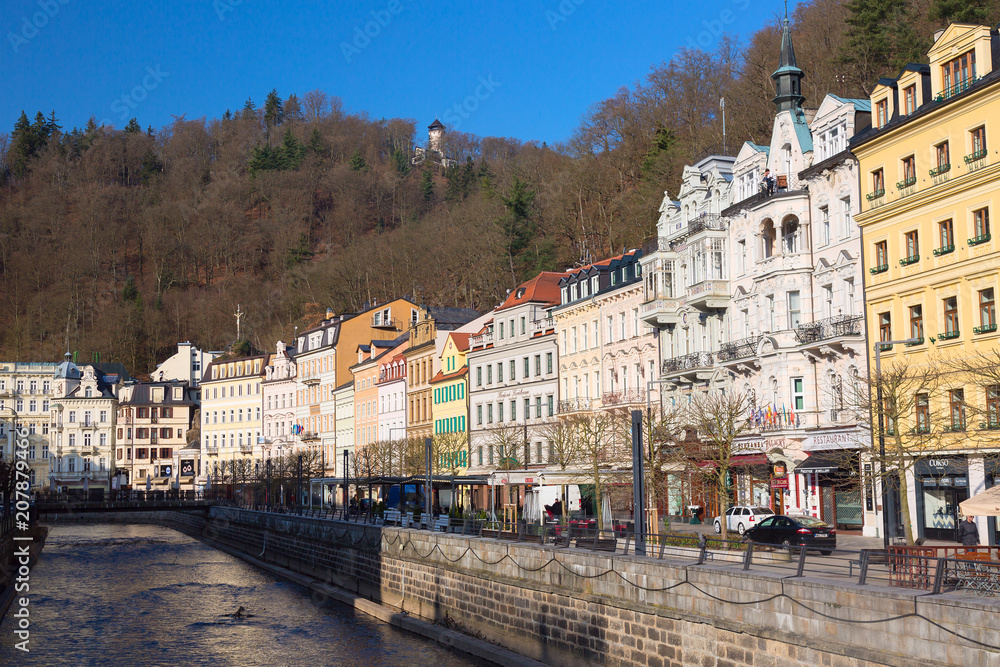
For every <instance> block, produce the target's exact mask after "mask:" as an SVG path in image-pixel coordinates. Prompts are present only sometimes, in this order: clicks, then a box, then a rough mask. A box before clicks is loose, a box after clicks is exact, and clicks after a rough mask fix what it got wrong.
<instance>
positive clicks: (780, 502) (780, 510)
mask: <svg viewBox="0 0 1000 667" xmlns="http://www.w3.org/2000/svg"><path fill="white" fill-rule="evenodd" d="M771 509H772V510H774V513H775V514H784V513H785V490H784V489H771Z"/></svg>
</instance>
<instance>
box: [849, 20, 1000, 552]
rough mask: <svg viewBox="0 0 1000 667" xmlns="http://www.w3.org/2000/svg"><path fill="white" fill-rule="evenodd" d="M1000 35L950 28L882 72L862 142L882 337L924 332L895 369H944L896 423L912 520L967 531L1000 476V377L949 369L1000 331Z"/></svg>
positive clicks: (928, 528) (990, 344)
mask: <svg viewBox="0 0 1000 667" xmlns="http://www.w3.org/2000/svg"><path fill="white" fill-rule="evenodd" d="M997 44H998V34H997V30H996V29H991V28H990V27H988V26H981V25H972V24H952V25H950V26H949V27H948V28H946V29H944V30H941V31H938V32H937V33H936V34H935V35H934V44H933V46H932V47H931V49H930V51H929V53H928V56H929V64H927V65H923V64H921V65H909V66H907V67H906V68H904V69H903V71H902V72H901V73H900V74H899V76H898V77H897V78H895V79H882V80H880V81H879V84H878V86H877V87H876V88H875V89H874V90H873V91H872V94H871V106H872V110H873V116H874V118H873V121H874V122H873V127H872V128H871V130H870V131H868V132H865V133H863V134H861V135H859V136H857V137H855V138H854V139H853V140H852V142H851V150H852V152H853V153H854V154H855V155H856V156H857V158H858V160H859V162H860V173H861V178H860V180H861V191H862V193H863V195H864V197H865V199H864V210H863V212H861V213H860V214H859V215H858V222H859V223H860V225H861V229H862V231H863V239H864V259H865V264H866V267H867V269H868V270H867V271H866V272H865V276H864V277H865V280H866V302H867V303H866V308H867V326H868V336H869V340H871V341H873V342H874V341H879V340H902V339H910V338H914V339H916V341H915V342H914V343H912V344H909V345H892V346H889V345H886V346H884V348H883V349H882V350H881V351H880V355H881V364H882V369H883V371H885V370H886V369H887V368H893V367H894V366H895V367H902V368H911V369H925V368H929V367H933V368H936V369H938V370H939V371H943V374H942V375H941V376H940V378H939V381H938V386H936V388H935V389H934V390H932V391H930V392H927V393H925V394H917V395H915V396H913V397H909V399H908V400H910V401H911V402H912V403H913V405H914V408H913V409H912V410H909V411H908V412H907V413H906V414H905V415H900V416H899V418H898V420H897V423H896V424H895V425H894V427H893V425H892V424H889V425H888V427H887V428H886V429H885V430H886V438H887V440H889V441H890V443H892V444H893V445H895V446H899V447H902V448H905V449H906V450H907V451H908V452H910V456H911V457H912V459H913V461H911V462H910V465H909V467H908V468H907V475H906V477H907V483H906V488H905V490H904V492H905V493H906V499H907V501H908V506H909V516H905V517H902V519H903V521H906V522H909V524H910V525H911V526H913V527H914V529H915V531H914V534H915V536H917V537H927V538H931V539H949V540H950V539H954V531H955V528H956V527H957V521H958V520H959V518H960V517H959V516H958V515H957V508H958V504H959V502H961V501H962V500H963V499H965V498H966V497H968V496H971V495H975V494H976V493H979V492H981V491H983V490H984V489H986V488H989V487H991V486H993V485H994V484H995V481H996V479H997V478H998V476H1000V467H998V463H997V452H998V450H1000V438H998V437H997V434H998V433H1000V431H998V428H1000V416H998V415H1000V403H998V397H1000V387H998V386H997V385H995V384H992V382H993V381H992V380H990V379H989V375H990V372H989V371H985V372H984V373H983V374H982V375H977V374H969V373H958V372H948V371H949V370H952V369H954V368H955V366H954V365H953V364H955V363H961V360H962V359H974V358H975V356H976V355H977V354H980V353H984V354H987V355H989V354H995V350H996V348H997V345H998V343H1000V334H998V331H997V319H996V306H995V303H996V297H997V290H998V289H1000V285H998V267H1000V252H998V250H997V244H996V243H994V242H993V240H992V230H991V227H990V225H991V218H992V217H993V216H994V215H995V212H996V207H997V206H998V204H1000V158H998V151H997V150H996V147H995V146H991V145H990V143H989V141H990V137H993V138H994V139H995V137H996V135H997V132H998V131H1000V126H998V125H997V120H998V119H1000V70H997V69H996V64H997V63H998V61H1000V52H998V46H997ZM893 183H895V187H893ZM977 363H979V362H977ZM872 372H873V373H874V369H872ZM907 422H909V424H907ZM911 427H912V428H911ZM977 522H978V525H979V535H980V539H981V541H982V542H983V543H986V542H987V541H988V542H989V543H990V544H996V543H997V538H998V534H997V522H996V520H995V519H984V518H982V517H980V518H978V519H977Z"/></svg>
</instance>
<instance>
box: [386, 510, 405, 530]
mask: <svg viewBox="0 0 1000 667" xmlns="http://www.w3.org/2000/svg"><path fill="white" fill-rule="evenodd" d="M385 522H386V524H390V523H391V524H392V525H394V526H398V525H399V524H400V523H401V522H402V515H401V514H400V512H399V510H386V511H385Z"/></svg>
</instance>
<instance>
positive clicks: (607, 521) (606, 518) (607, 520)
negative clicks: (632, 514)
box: [601, 495, 612, 530]
mask: <svg viewBox="0 0 1000 667" xmlns="http://www.w3.org/2000/svg"><path fill="white" fill-rule="evenodd" d="M601 522H602V523H603V525H604V530H611V529H612V525H611V497H610V496H607V495H604V496H601Z"/></svg>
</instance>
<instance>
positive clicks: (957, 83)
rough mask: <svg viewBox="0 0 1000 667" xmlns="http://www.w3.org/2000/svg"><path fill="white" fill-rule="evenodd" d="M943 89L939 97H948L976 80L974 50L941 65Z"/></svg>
mask: <svg viewBox="0 0 1000 667" xmlns="http://www.w3.org/2000/svg"><path fill="white" fill-rule="evenodd" d="M941 72H942V82H943V84H944V90H942V91H941V97H942V98H943V99H948V98H949V97H952V96H954V95H957V94H959V93H961V92H962V91H964V90H966V89H967V88H968V87H969V86H971V85H972V84H973V83H975V81H976V52H975V51H969V52H968V53H963V54H962V55H960V56H959V57H958V58H955V59H954V60H952V61H950V62H947V63H945V64H944V65H942V66H941Z"/></svg>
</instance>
